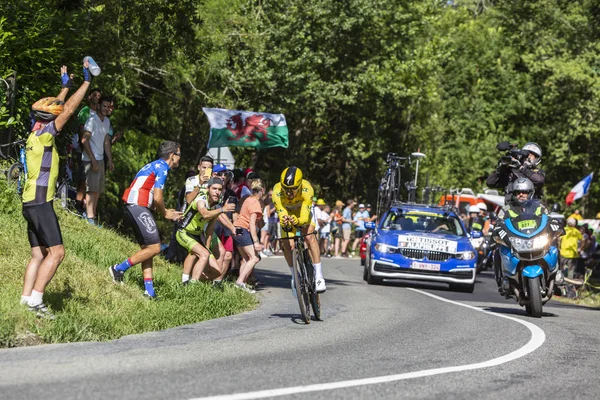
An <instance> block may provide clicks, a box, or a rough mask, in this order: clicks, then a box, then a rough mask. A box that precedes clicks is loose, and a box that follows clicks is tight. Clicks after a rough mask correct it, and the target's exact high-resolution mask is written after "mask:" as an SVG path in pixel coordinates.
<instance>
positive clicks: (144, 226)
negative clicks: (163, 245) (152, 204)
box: [125, 204, 160, 246]
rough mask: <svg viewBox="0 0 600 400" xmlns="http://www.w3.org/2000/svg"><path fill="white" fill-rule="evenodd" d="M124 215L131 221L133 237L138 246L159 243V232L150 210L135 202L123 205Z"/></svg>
mask: <svg viewBox="0 0 600 400" xmlns="http://www.w3.org/2000/svg"><path fill="white" fill-rule="evenodd" d="M125 217H127V219H129V222H131V226H132V227H133V231H134V232H135V238H136V240H137V241H138V243H139V244H140V246H144V245H145V246H150V245H151V244H157V243H160V234H159V232H158V227H157V226H156V222H155V221H154V216H153V215H152V212H151V211H150V210H149V209H147V208H146V207H142V206H138V205H135V204H127V205H126V206H125Z"/></svg>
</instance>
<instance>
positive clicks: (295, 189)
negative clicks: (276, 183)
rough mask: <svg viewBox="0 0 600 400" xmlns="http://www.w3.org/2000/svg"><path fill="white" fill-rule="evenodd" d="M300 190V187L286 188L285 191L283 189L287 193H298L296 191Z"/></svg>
mask: <svg viewBox="0 0 600 400" xmlns="http://www.w3.org/2000/svg"><path fill="white" fill-rule="evenodd" d="M299 188H300V186H294V187H291V188H285V189H283V191H284V192H286V193H296V191H298V189H299Z"/></svg>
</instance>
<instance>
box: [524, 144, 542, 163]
mask: <svg viewBox="0 0 600 400" xmlns="http://www.w3.org/2000/svg"><path fill="white" fill-rule="evenodd" d="M523 150H527V151H528V152H530V153H531V154H533V155H534V156H535V160H534V161H533V166H536V165H538V164H539V163H540V162H541V161H542V148H541V147H540V145H539V144H537V143H534V142H527V143H525V146H523Z"/></svg>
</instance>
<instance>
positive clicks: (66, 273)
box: [0, 179, 257, 347]
mask: <svg viewBox="0 0 600 400" xmlns="http://www.w3.org/2000/svg"><path fill="white" fill-rule="evenodd" d="M56 211H57V215H58V219H59V222H60V226H61V231H62V234H63V240H64V244H65V250H66V256H65V260H64V261H63V263H62V264H61V265H60V267H59V268H58V271H57V273H56V275H55V276H54V279H53V280H52V282H51V283H50V285H49V286H48V288H47V289H46V294H45V296H44V300H45V302H46V303H47V304H48V305H49V306H50V308H51V309H52V310H53V311H54V312H55V314H56V320H54V321H49V320H42V319H38V318H36V317H35V315H34V314H32V313H31V312H29V311H28V310H27V308H26V307H25V306H20V305H19V299H20V295H21V289H22V280H23V274H24V271H25V267H26V265H27V262H28V261H29V256H30V248H29V242H28V240H27V233H26V223H25V220H24V219H23V217H22V216H21V205H20V201H19V199H18V197H17V196H16V194H15V193H14V191H13V190H12V189H11V188H8V187H7V186H6V181H5V180H4V179H0V276H1V279H0V347H14V346H24V345H30V344H40V343H64V342H77V341H89V340H96V341H101V340H110V339H115V338H118V337H121V336H124V335H129V334H135V333H142V332H148V331H156V330H161V329H166V328H171V327H175V326H179V325H184V324H190V323H195V322H200V321H204V320H207V319H212V318H218V317H223V316H227V315H232V314H236V313H240V312H243V311H246V310H250V309H252V308H254V307H255V306H256V304H257V301H256V299H255V298H254V296H252V295H250V294H247V293H245V292H242V291H241V290H238V289H236V288H234V287H232V286H227V285H226V286H225V287H224V289H223V290H219V289H213V288H212V287H211V286H210V285H206V284H197V285H190V286H187V287H182V286H181V283H180V282H181V268H180V267H179V266H177V265H174V264H170V263H168V262H166V261H164V260H162V259H160V258H159V257H157V258H155V262H154V286H155V288H156V293H157V295H158V296H159V298H160V301H158V302H155V301H149V300H147V299H144V298H143V297H142V293H143V278H142V273H141V268H140V266H139V265H138V266H134V267H132V268H131V269H130V270H129V271H128V272H127V274H126V276H125V284H124V285H123V286H120V285H115V284H113V283H112V280H111V278H110V276H109V274H108V266H109V265H112V264H115V263H117V262H121V261H122V260H123V259H124V258H125V257H127V256H128V255H131V254H133V253H134V252H135V251H136V250H138V249H139V246H138V245H137V244H135V243H134V242H132V241H131V240H129V239H127V238H124V237H122V236H120V235H118V234H117V233H116V232H114V231H112V230H110V229H99V228H95V227H92V226H90V225H88V224H87V223H86V222H84V221H83V220H82V219H80V218H79V217H77V216H75V215H72V214H70V213H67V212H64V211H63V210H61V209H60V208H57V209H56Z"/></svg>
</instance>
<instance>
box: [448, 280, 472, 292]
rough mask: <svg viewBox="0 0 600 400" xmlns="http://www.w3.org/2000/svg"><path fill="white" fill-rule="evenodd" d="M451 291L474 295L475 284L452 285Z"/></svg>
mask: <svg viewBox="0 0 600 400" xmlns="http://www.w3.org/2000/svg"><path fill="white" fill-rule="evenodd" d="M450 290H452V291H454V292H462V293H473V290H475V283H474V282H473V283H451V284H450Z"/></svg>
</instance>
